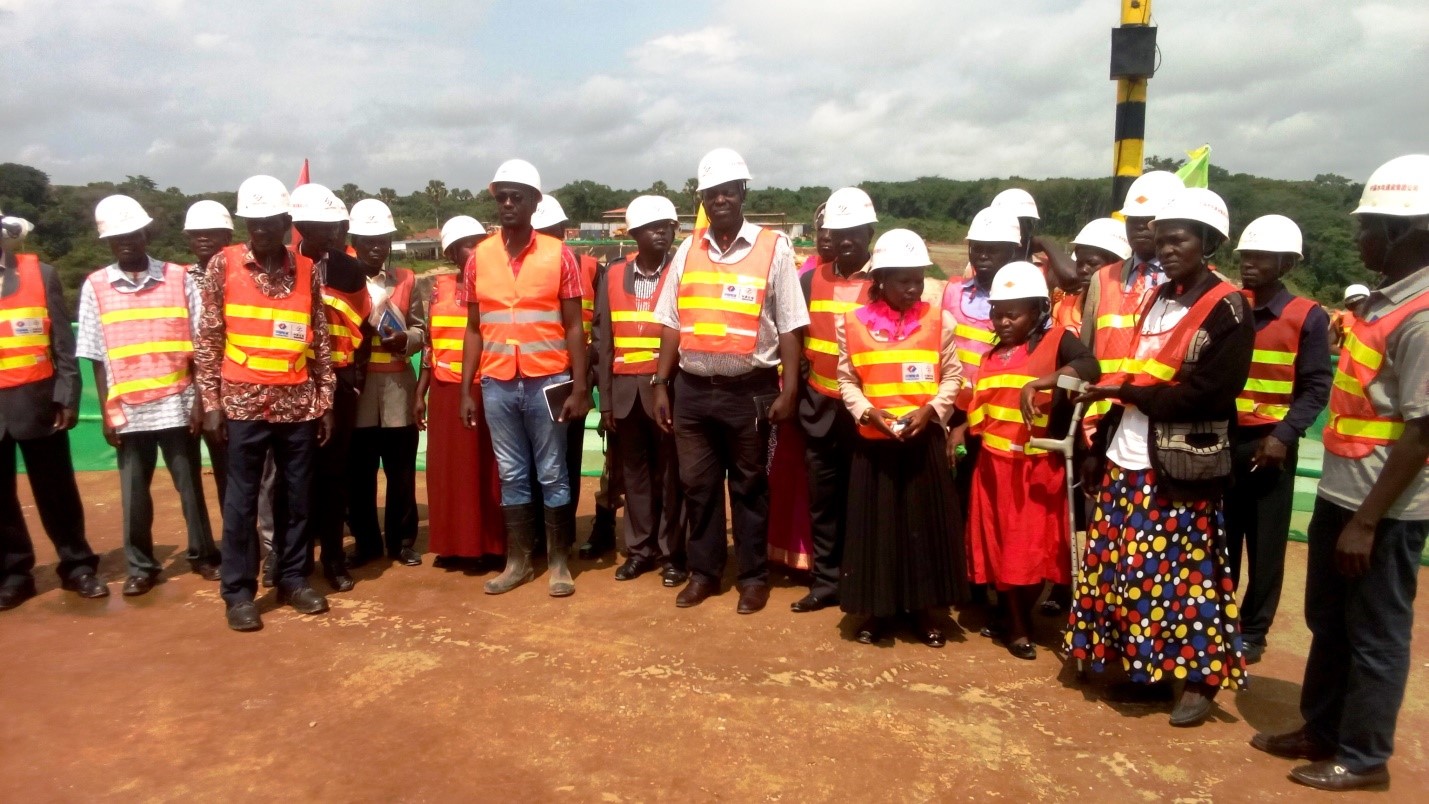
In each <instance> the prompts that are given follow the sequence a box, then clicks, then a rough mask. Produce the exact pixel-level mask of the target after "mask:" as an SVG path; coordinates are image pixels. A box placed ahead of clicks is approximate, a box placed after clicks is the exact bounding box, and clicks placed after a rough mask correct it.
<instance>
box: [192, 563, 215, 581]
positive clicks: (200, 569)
mask: <svg viewBox="0 0 1429 804" xmlns="http://www.w3.org/2000/svg"><path fill="white" fill-rule="evenodd" d="M193 571H194V574H195V575H197V576H198V577H200V578H202V579H204V580H205V581H216V580H218V579H219V577H220V573H219V570H218V565H217V564H215V563H213V562H212V561H196V562H194V564H193Z"/></svg>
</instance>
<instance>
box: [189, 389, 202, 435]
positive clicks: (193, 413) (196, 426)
mask: <svg viewBox="0 0 1429 804" xmlns="http://www.w3.org/2000/svg"><path fill="white" fill-rule="evenodd" d="M202 432H203V400H201V399H199V396H198V394H194V406H193V408H192V409H191V410H189V435H191V436H195V437H197V436H198V435H199V434H200V433H202Z"/></svg>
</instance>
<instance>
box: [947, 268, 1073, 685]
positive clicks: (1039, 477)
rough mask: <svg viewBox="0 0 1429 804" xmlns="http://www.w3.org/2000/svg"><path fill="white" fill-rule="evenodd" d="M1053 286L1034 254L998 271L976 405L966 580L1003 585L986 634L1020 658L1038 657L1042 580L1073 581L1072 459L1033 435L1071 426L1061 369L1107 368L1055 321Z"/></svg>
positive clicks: (1057, 434)
mask: <svg viewBox="0 0 1429 804" xmlns="http://www.w3.org/2000/svg"><path fill="white" fill-rule="evenodd" d="M1048 295H1049V294H1048V292H1047V280H1046V278H1045V277H1044V276H1043V274H1042V269H1040V268H1038V267H1037V266H1035V265H1033V264H1032V263H1030V262H1013V263H1008V264H1007V265H1006V266H1004V267H1003V268H1002V270H1000V271H998V272H997V277H996V278H995V279H994V280H993V283H992V293H991V300H992V322H993V326H994V328H995V329H996V332H997V343H996V344H995V345H994V346H993V347H992V351H990V352H988V353H987V355H986V356H984V358H983V364H982V370H981V371H980V372H979V373H978V379H977V383H976V385H975V386H974V388H973V394H972V402H971V404H970V406H969V410H968V421H969V432H970V433H972V434H974V435H976V436H978V437H979V438H980V439H981V440H982V450H981V451H980V453H979V454H978V458H977V466H976V467H975V468H974V470H973V478H972V493H971V495H970V498H969V504H968V517H967V518H968V530H967V543H968V559H969V566H968V580H969V581H971V582H972V583H975V584H986V585H988V586H992V587H994V588H995V589H996V590H997V593H998V598H999V599H998V614H999V615H1000V617H999V620H1000V622H998V623H996V624H995V625H993V626H991V630H992V633H991V634H988V635H989V636H1000V637H1002V638H1003V640H1004V641H1005V643H1006V645H1007V649H1008V652H1010V653H1011V654H1012V655H1013V656H1016V657H1017V658H1019V659H1035V658H1037V649H1036V647H1034V646H1033V644H1032V625H1031V621H1032V609H1033V607H1034V606H1035V605H1036V604H1037V598H1038V597H1039V596H1040V595H1041V594H1042V586H1043V584H1044V583H1051V584H1061V585H1064V586H1065V585H1066V584H1068V583H1070V577H1071V571H1070V568H1069V567H1068V564H1067V555H1068V553H1069V552H1070V550H1071V547H1070V543H1071V533H1069V532H1068V524H1067V506H1068V504H1069V501H1068V500H1067V491H1066V489H1067V480H1066V473H1067V470H1066V466H1065V460H1064V459H1063V458H1062V456H1061V455H1058V454H1056V453H1049V452H1045V451H1042V450H1037V449H1034V448H1032V447H1030V446H1029V445H1028V441H1029V440H1030V439H1032V438H1037V437H1043V436H1046V435H1048V434H1049V433H1050V434H1053V435H1052V437H1054V438H1057V437H1061V436H1062V435H1065V433H1066V430H1067V427H1068V425H1069V424H1070V418H1071V416H1070V409H1069V405H1068V403H1067V400H1066V398H1065V395H1064V394H1062V393H1061V392H1057V391H1056V390H1055V389H1056V385H1057V377H1058V376H1060V375H1067V376H1072V377H1076V378H1078V379H1081V380H1086V381H1088V382H1095V381H1096V380H1097V379H1098V378H1099V377H1100V376H1101V370H1100V369H1099V368H1097V360H1096V358H1095V357H1094V356H1092V352H1091V350H1090V349H1088V348H1087V346H1086V345H1085V344H1083V343H1082V342H1081V341H1080V340H1078V339H1077V336H1076V335H1075V334H1074V333H1072V332H1071V331H1070V330H1068V329H1067V328H1066V327H1062V326H1057V325H1054V324H1053V323H1052V321H1051V305H1050V301H1049V299H1048ZM1054 393H1055V394H1056V397H1055V403H1056V405H1055V409H1054ZM1059 430H1060V431H1061V432H1058V431H1059ZM984 633H987V629H984Z"/></svg>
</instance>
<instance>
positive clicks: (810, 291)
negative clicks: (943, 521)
mask: <svg viewBox="0 0 1429 804" xmlns="http://www.w3.org/2000/svg"><path fill="white" fill-rule="evenodd" d="M823 210H824V215H823V222H822V223H823V227H822V231H827V232H828V236H829V240H830V242H831V243H832V245H833V250H834V258H833V260H831V261H829V262H824V263H819V264H818V265H817V266H816V267H815V268H814V270H812V271H809V272H808V273H805V274H804V275H803V276H801V277H800V278H799V285H800V289H801V290H803V292H804V300H805V303H806V304H807V305H808V310H809V328H808V330H807V331H806V332H805V334H804V360H803V369H804V377H805V380H804V382H803V383H802V385H803V388H802V390H801V391H800V394H799V426H800V427H801V428H802V429H803V431H804V438H805V443H804V462H805V464H806V466H807V471H808V479H809V524H810V528H809V529H810V536H811V541H812V542H813V548H814V554H813V566H812V567H811V568H810V573H809V575H810V583H809V592H808V594H806V595H804V596H803V597H802V598H800V599H798V600H796V601H794V602H793V603H792V604H790V609H791V610H793V611H794V612H796V613H800V612H810V611H818V610H820V609H824V608H828V607H829V606H837V605H838V603H839V567H840V565H841V564H842V563H843V543H844V520H845V512H846V509H847V502H848V472H849V464H850V462H851V461H852V460H853V447H854V444H855V443H856V442H857V440H858V423H857V422H855V421H854V420H853V416H852V414H850V413H849V412H848V408H847V407H846V406H845V405H844V404H843V398H842V397H841V396H840V395H839V380H838V365H839V346H838V328H839V326H840V325H841V323H842V321H843V316H844V315H845V314H846V313H849V312H852V311H854V310H857V309H858V308H860V307H862V306H863V305H865V304H867V303H868V286H869V284H870V283H871V278H870V276H869V258H870V254H869V249H870V247H871V246H872V244H873V224H875V223H877V222H878V215H877V213H876V212H874V209H873V199H871V198H869V197H868V193H865V192H864V191H863V190H860V189H859V188H857V187H843V188H840V189H838V190H835V191H834V192H833V193H832V194H831V195H830V196H829V198H828V200H827V201H825V202H824V206H823Z"/></svg>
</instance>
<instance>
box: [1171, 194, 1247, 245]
mask: <svg viewBox="0 0 1429 804" xmlns="http://www.w3.org/2000/svg"><path fill="white" fill-rule="evenodd" d="M1156 221H1157V222H1158V223H1159V222H1161V221H1198V222H1200V223H1204V224H1206V225H1207V226H1209V227H1211V228H1212V229H1215V230H1216V231H1217V232H1220V233H1221V237H1226V238H1229V237H1230V236H1231V213H1230V210H1228V209H1226V202H1225V201H1223V200H1221V197H1220V196H1218V195H1216V194H1215V193H1213V192H1211V191H1210V190H1207V189H1206V188H1204V187H1183V188H1181V192H1179V193H1176V194H1175V195H1173V196H1171V198H1170V200H1168V201H1167V202H1166V204H1165V205H1164V206H1162V207H1161V210H1160V211H1159V212H1157V213H1156Z"/></svg>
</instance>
